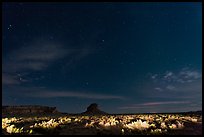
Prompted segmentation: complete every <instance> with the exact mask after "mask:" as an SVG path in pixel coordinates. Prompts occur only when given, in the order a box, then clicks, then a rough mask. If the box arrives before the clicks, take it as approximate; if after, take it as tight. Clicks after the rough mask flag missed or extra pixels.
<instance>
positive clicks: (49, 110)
mask: <svg viewBox="0 0 204 137" xmlns="http://www.w3.org/2000/svg"><path fill="white" fill-rule="evenodd" d="M175 113H183V114H191V113H192V114H198V115H202V110H199V111H189V112H175ZM138 114H139V113H138ZM143 114H144V113H143ZM146 114H149V113H146ZM160 114H164V113H160ZM24 115H26V116H31V115H32V116H33V115H36V116H40V115H108V113H106V112H104V111H101V110H100V109H99V108H98V105H97V104H96V103H92V104H90V105H89V106H88V107H87V110H86V111H85V112H82V113H63V112H59V111H58V110H57V108H56V107H48V106H40V105H20V106H2V117H6V116H24ZM111 115H120V114H111ZM126 115H128V114H126Z"/></svg>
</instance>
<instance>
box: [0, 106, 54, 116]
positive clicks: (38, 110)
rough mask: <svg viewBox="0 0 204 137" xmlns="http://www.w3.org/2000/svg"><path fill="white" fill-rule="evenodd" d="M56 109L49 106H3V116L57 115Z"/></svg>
mask: <svg viewBox="0 0 204 137" xmlns="http://www.w3.org/2000/svg"><path fill="white" fill-rule="evenodd" d="M55 113H58V111H57V110H56V107H47V106H3V107H2V115H23V114H55Z"/></svg>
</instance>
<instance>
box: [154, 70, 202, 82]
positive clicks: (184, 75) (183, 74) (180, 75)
mask: <svg viewBox="0 0 204 137" xmlns="http://www.w3.org/2000/svg"><path fill="white" fill-rule="evenodd" d="M150 78H151V79H153V80H154V82H161V81H163V82H173V83H191V82H193V81H195V80H197V79H200V78H202V73H201V72H199V71H196V70H192V69H190V68H188V67H185V68H182V69H181V70H180V71H178V72H172V71H166V72H165V73H163V74H160V75H159V74H151V75H150Z"/></svg>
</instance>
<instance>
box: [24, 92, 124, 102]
mask: <svg viewBox="0 0 204 137" xmlns="http://www.w3.org/2000/svg"><path fill="white" fill-rule="evenodd" d="M26 95H27V96H29V97H37V98H58V97H76V98H87V99H120V100H124V99H126V98H125V97H122V96H116V95H107V94H96V93H90V92H89V93H82V92H79V91H78V92H76V91H48V90H41V91H40V92H32V94H30V93H26Z"/></svg>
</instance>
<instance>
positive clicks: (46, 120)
mask: <svg viewBox="0 0 204 137" xmlns="http://www.w3.org/2000/svg"><path fill="white" fill-rule="evenodd" d="M2 134H6V135H9V134H17V135H19V134H20V135H50V134H54V135H202V115H201V114H200V115H193V114H135V115H101V116H82V115H61V116H60V115H58V116H41V117H40V116H32V117H29V116H26V117H25V116H24V117H23V116H21V117H9V118H6V117H4V118H2Z"/></svg>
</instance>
